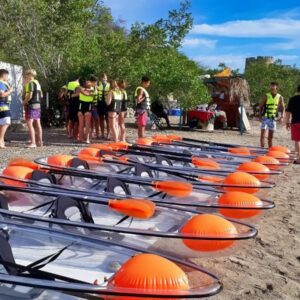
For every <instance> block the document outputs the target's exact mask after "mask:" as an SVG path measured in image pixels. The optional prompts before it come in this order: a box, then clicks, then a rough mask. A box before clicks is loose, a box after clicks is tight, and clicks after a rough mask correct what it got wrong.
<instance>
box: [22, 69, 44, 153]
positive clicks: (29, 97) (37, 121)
mask: <svg viewBox="0 0 300 300" xmlns="http://www.w3.org/2000/svg"><path fill="white" fill-rule="evenodd" d="M36 76H37V73H36V71H35V70H33V69H30V70H27V71H26V72H25V77H26V79H25V81H26V82H28V83H27V84H26V85H25V99H24V101H23V105H24V106H25V107H26V109H25V119H26V123H27V126H28V130H29V136H30V144H29V145H28V146H27V147H28V148H35V147H36V146H38V147H42V146H43V130H42V126H41V100H42V98H43V92H42V88H41V85H40V83H39V82H38V81H37V80H36V79H35V78H36ZM35 130H36V133H37V139H36V138H35Z"/></svg>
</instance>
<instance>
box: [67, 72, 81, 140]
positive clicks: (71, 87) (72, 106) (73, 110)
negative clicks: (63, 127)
mask: <svg viewBox="0 0 300 300" xmlns="http://www.w3.org/2000/svg"><path fill="white" fill-rule="evenodd" d="M67 89H68V99H69V130H68V132H69V138H73V139H74V140H75V141H77V139H78V110H79V92H80V85H79V78H77V79H75V80H73V81H70V82H69V83H68V84H67Z"/></svg>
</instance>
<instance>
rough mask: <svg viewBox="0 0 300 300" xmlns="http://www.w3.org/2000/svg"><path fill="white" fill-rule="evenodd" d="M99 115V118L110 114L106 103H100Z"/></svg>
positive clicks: (98, 107) (98, 106)
mask: <svg viewBox="0 0 300 300" xmlns="http://www.w3.org/2000/svg"><path fill="white" fill-rule="evenodd" d="M97 109H98V115H99V116H106V115H107V113H108V107H107V104H106V103H105V101H99V102H98V105H97Z"/></svg>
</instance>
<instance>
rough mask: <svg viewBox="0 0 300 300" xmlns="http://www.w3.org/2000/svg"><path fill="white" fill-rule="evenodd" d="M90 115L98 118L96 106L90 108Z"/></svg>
mask: <svg viewBox="0 0 300 300" xmlns="http://www.w3.org/2000/svg"><path fill="white" fill-rule="evenodd" d="M92 117H93V118H98V117H99V114H98V108H97V106H93V108H92Z"/></svg>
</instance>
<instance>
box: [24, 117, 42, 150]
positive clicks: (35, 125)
mask: <svg viewBox="0 0 300 300" xmlns="http://www.w3.org/2000/svg"><path fill="white" fill-rule="evenodd" d="M27 126H28V131H29V137H30V144H29V145H28V147H32V148H33V147H36V146H39V147H41V146H43V130H42V126H41V120H40V119H36V120H33V119H28V120H27ZM35 131H36V133H37V143H36V138H35Z"/></svg>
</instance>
